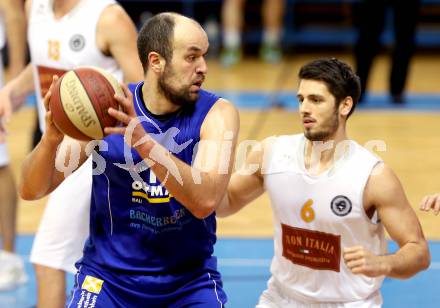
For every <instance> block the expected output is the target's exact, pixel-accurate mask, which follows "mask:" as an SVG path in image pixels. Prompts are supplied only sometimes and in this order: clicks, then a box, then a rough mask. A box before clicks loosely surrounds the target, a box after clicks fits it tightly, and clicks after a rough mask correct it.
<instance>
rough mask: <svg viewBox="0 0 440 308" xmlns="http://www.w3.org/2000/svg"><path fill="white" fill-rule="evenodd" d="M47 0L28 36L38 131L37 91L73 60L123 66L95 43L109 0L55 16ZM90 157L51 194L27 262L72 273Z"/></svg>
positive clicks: (34, 12) (36, 5)
mask: <svg viewBox="0 0 440 308" xmlns="http://www.w3.org/2000/svg"><path fill="white" fill-rule="evenodd" d="M52 2H53V1H51V0H33V1H32V8H31V12H30V18H29V27H28V41H29V47H30V53H31V59H32V63H33V65H34V80H35V89H36V94H37V103H38V112H39V124H40V129H41V130H42V131H43V130H44V126H45V122H44V115H45V110H44V106H43V104H42V97H43V95H44V94H46V92H47V90H48V89H49V86H50V84H51V83H52V75H53V74H58V75H59V76H61V75H62V74H63V73H64V72H65V71H67V70H70V69H73V68H76V67H78V66H87V65H93V66H97V67H100V68H102V69H105V70H107V71H108V72H109V73H111V74H113V75H114V76H115V77H116V78H117V79H118V80H122V71H121V70H120V68H119V66H118V64H117V63H116V61H115V60H114V59H113V58H111V57H108V56H106V55H104V54H103V53H102V52H101V51H100V50H99V48H98V47H97V46H96V28H97V23H98V20H99V18H100V16H101V14H102V12H103V11H104V9H105V8H106V7H108V6H109V5H112V4H115V3H116V2H115V1H114V0H81V1H79V2H78V4H77V5H76V6H75V7H74V8H73V9H72V10H71V11H70V12H69V13H68V14H67V15H65V16H63V17H62V18H59V19H55V17H54V14H53V11H52ZM91 186H92V160H91V159H88V160H87V161H86V162H85V163H84V164H83V165H82V166H81V167H80V168H79V169H78V170H77V171H75V172H74V173H73V174H71V175H70V176H69V177H68V178H67V179H66V180H65V181H64V182H63V183H61V185H60V186H59V187H58V188H57V189H56V190H55V191H54V192H52V193H51V194H50V196H49V200H48V203H47V206H46V209H45V212H44V214H43V217H42V220H41V223H40V226H39V229H38V231H37V234H36V237H35V240H34V244H33V247H32V252H31V262H32V263H35V264H39V265H44V266H48V267H50V268H56V269H61V270H64V271H68V272H72V273H75V272H76V269H75V267H74V264H75V262H76V261H78V259H79V258H81V256H82V249H83V246H84V242H85V240H86V238H87V237H88V234H89V217H90V198H91Z"/></svg>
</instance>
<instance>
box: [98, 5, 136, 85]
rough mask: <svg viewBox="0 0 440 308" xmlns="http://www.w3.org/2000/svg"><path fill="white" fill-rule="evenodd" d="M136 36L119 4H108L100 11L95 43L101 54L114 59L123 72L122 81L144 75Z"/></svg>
mask: <svg viewBox="0 0 440 308" xmlns="http://www.w3.org/2000/svg"><path fill="white" fill-rule="evenodd" d="M136 38H137V32H136V27H135V25H134V23H133V21H132V20H131V18H130V16H128V14H127V13H126V12H125V11H124V10H123V9H122V8H121V7H120V6H119V5H117V4H115V5H110V6H108V7H107V8H106V9H105V10H104V11H103V12H102V14H101V16H100V18H99V21H98V25H97V35H96V39H97V42H96V44H97V46H98V47H99V49H100V50H101V51H102V52H103V54H105V55H107V56H112V57H113V58H114V59H115V60H116V62H117V63H118V65H119V66H120V67H121V69H122V72H123V74H124V82H137V81H139V80H142V79H143V77H144V76H143V71H142V64H141V63H140V61H139V57H138V55H137V46H136Z"/></svg>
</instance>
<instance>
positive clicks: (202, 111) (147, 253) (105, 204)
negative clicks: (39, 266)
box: [79, 82, 219, 274]
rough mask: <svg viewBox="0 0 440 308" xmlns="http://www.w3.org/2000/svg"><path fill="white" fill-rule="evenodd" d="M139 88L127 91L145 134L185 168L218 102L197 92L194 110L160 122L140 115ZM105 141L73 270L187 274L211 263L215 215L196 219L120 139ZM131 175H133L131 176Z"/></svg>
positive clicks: (97, 155)
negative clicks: (83, 267)
mask: <svg viewBox="0 0 440 308" xmlns="http://www.w3.org/2000/svg"><path fill="white" fill-rule="evenodd" d="M142 85H143V83H142V82H141V83H138V84H130V85H129V89H130V91H131V92H132V93H133V103H134V106H135V110H136V113H137V115H138V116H140V117H142V125H143V127H144V129H145V130H146V131H147V132H148V133H149V134H150V135H151V136H152V137H153V138H155V139H156V140H157V141H158V142H159V143H161V144H162V145H163V146H164V147H166V148H167V149H168V150H169V151H170V152H172V153H173V154H174V155H176V156H177V157H178V158H179V159H181V160H182V161H184V162H185V163H187V164H190V165H191V164H192V160H193V156H194V155H195V153H194V149H195V146H196V145H197V143H198V142H199V141H200V128H201V126H202V124H203V121H204V119H205V118H206V115H207V114H208V112H209V110H210V109H211V108H212V106H213V105H214V104H215V103H216V102H217V100H218V99H219V97H218V96H216V95H214V94H212V93H209V92H207V91H204V90H201V91H200V96H199V99H198V100H197V102H196V103H195V104H194V105H193V106H190V107H185V108H182V110H181V112H179V113H176V114H174V115H173V116H172V117H170V118H169V119H167V120H166V121H159V120H157V119H155V118H153V117H151V116H149V114H148V112H147V111H146V109H145V106H144V104H143V101H142V99H141V97H142V92H141V89H142ZM104 141H105V144H106V147H101V148H100V150H99V151H97V152H94V154H93V160H94V165H95V166H96V165H97V164H99V163H101V164H103V163H104V164H105V169H104V171H103V172H102V173H100V174H96V175H94V176H93V186H92V201H91V213H90V237H89V239H88V240H87V242H86V244H85V247H84V257H83V259H82V260H81V262H79V264H80V265H81V264H84V265H88V266H93V267H101V268H107V269H110V270H112V271H124V272H126V273H137V274H142V273H170V272H173V273H175V272H186V271H191V270H192V269H194V268H198V267H204V266H207V264H208V265H209V264H216V262H213V261H214V260H215V257H213V256H212V253H213V246H214V244H215V242H216V235H215V232H216V221H215V214H212V215H211V216H209V217H207V218H206V219H197V218H196V217H194V216H193V215H192V214H191V212H189V211H188V210H187V209H186V208H185V207H184V206H183V205H182V204H180V203H179V202H178V201H177V200H176V199H175V198H173V196H172V195H170V194H169V192H168V191H167V189H166V187H165V186H163V185H162V184H161V183H160V182H159V180H158V179H157V178H156V176H155V175H154V173H153V172H151V171H150V169H149V168H148V166H147V165H146V164H145V163H144V162H143V161H142V159H141V158H140V156H139V155H138V153H137V152H136V151H135V150H133V149H131V148H129V147H128V146H127V145H126V144H125V143H124V136H122V135H116V134H114V135H109V136H107V137H105V138H104ZM127 155H128V156H129V157H130V159H129V160H127ZM130 161H131V162H130ZM134 171H135V172H136V174H137V175H138V176H135V177H133V176H132V173H133V172H134ZM98 173H99V172H98ZM170 176H171V175H170ZM209 260H212V261H209ZM209 266H211V265H209Z"/></svg>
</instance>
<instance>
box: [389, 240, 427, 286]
mask: <svg viewBox="0 0 440 308" xmlns="http://www.w3.org/2000/svg"><path fill="white" fill-rule="evenodd" d="M382 257H383V258H384V264H385V268H386V272H385V275H386V276H388V277H392V278H398V279H407V278H410V277H412V276H414V275H415V274H417V273H418V272H420V271H422V270H425V269H427V268H428V267H429V264H430V262H431V257H430V253H429V248H428V244H427V243H426V241H425V240H421V241H417V242H409V243H407V244H405V245H403V246H402V247H401V248H400V249H399V250H398V251H397V252H396V253H394V254H390V255H386V256H382Z"/></svg>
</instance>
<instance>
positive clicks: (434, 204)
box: [420, 193, 440, 215]
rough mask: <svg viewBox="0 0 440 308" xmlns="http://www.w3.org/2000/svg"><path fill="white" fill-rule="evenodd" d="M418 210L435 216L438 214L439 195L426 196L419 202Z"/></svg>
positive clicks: (439, 207)
mask: <svg viewBox="0 0 440 308" xmlns="http://www.w3.org/2000/svg"><path fill="white" fill-rule="evenodd" d="M420 210H422V211H426V212H428V211H431V210H432V211H433V212H434V214H435V215H438V213H439V212H440V193H437V194H432V195H427V196H425V197H423V199H422V201H421V202H420Z"/></svg>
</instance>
